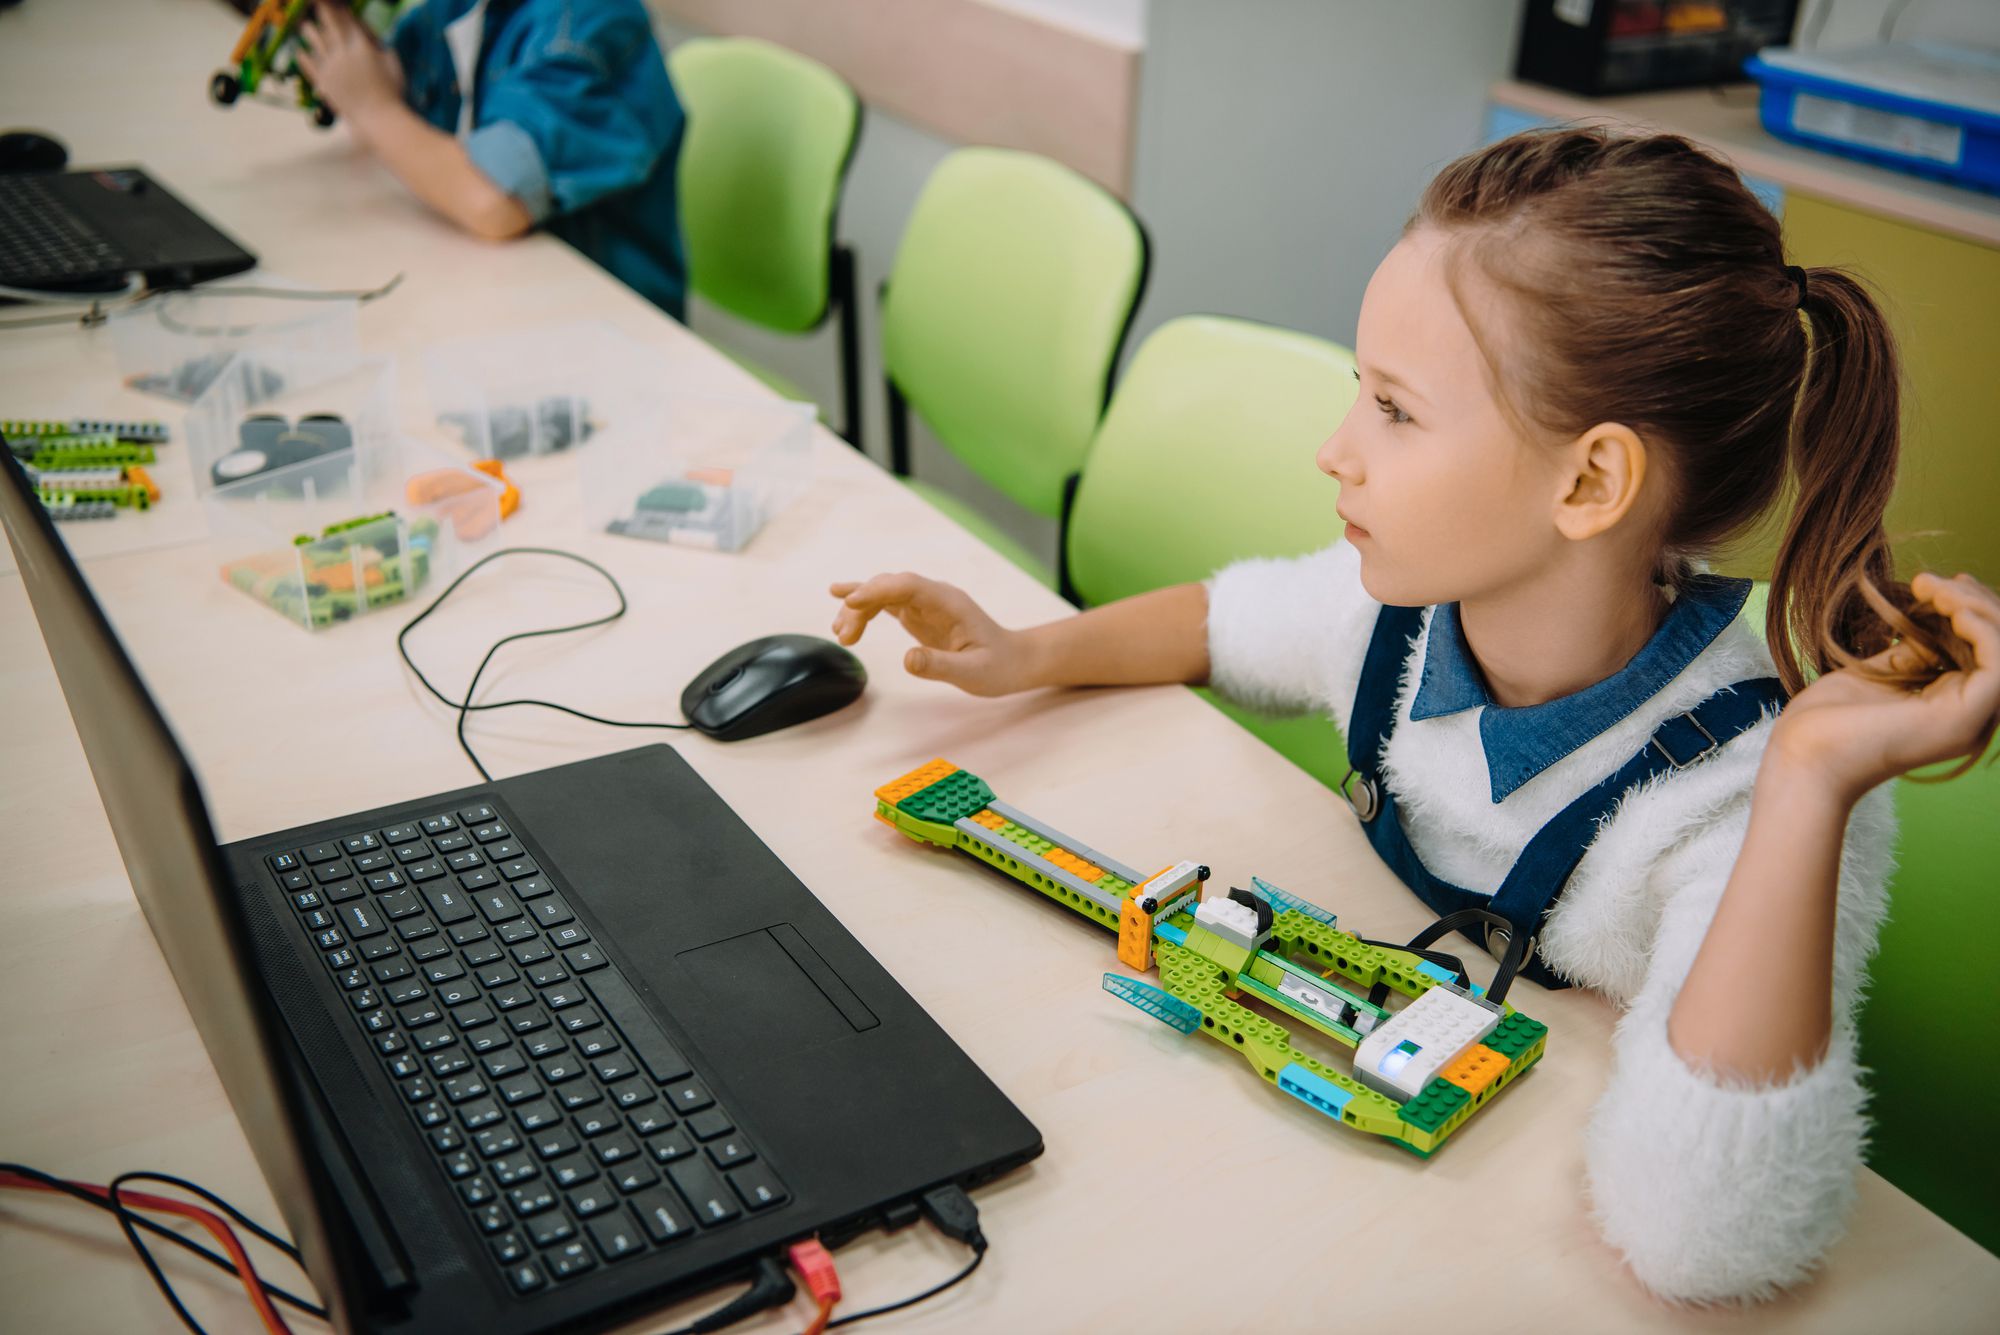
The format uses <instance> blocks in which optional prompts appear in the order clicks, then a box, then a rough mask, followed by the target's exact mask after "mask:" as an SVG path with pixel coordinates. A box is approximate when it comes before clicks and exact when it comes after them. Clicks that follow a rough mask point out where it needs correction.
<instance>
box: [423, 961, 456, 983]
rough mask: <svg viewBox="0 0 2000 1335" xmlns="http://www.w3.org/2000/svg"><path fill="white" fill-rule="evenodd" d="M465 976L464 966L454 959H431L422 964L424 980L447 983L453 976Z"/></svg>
mask: <svg viewBox="0 0 2000 1335" xmlns="http://www.w3.org/2000/svg"><path fill="white" fill-rule="evenodd" d="M463 977H465V966H464V965H463V964H460V963H459V962H458V961H457V960H455V959H441V960H432V961H431V962H430V963H429V964H426V965H425V966H424V981H425V982H429V983H448V982H450V981H451V980H452V979H454V978H463Z"/></svg>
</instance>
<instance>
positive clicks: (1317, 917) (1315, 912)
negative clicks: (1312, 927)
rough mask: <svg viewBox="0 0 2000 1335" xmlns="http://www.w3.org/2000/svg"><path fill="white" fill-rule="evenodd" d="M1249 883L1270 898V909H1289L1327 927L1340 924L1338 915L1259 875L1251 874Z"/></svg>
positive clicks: (1280, 910)
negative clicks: (1280, 887) (1282, 888)
mask: <svg viewBox="0 0 2000 1335" xmlns="http://www.w3.org/2000/svg"><path fill="white" fill-rule="evenodd" d="M1250 885H1251V887H1252V888H1253V889H1255V890H1256V892H1257V893H1258V894H1260V895H1262V896H1263V897H1264V898H1266V899H1268V900H1270V901H1271V907H1272V909H1274V910H1275V911H1277V912H1279V913H1283V912H1284V911H1285V910H1286V909H1290V910H1292V911H1293V912H1294V913H1303V914H1305V915H1306V917H1308V918H1311V919H1312V920H1313V921H1314V922H1318V923H1325V924H1326V925H1327V926H1328V927H1338V926H1339V925H1340V920H1339V916H1338V915H1336V914H1333V913H1329V912H1327V911H1326V910H1325V909H1323V908H1321V907H1320V906H1319V905H1317V904H1309V903H1307V902H1306V901H1305V900H1303V899H1300V898H1299V897H1298V896H1297V895H1295V894H1292V893H1291V892H1290V891H1287V890H1280V889H1279V888H1278V887H1277V886H1275V885H1272V884H1271V883H1270V882H1269V881H1267V880H1265V879H1264V878H1263V877H1261V876H1252V877H1251V878H1250Z"/></svg>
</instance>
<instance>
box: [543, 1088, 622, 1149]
mask: <svg viewBox="0 0 2000 1335" xmlns="http://www.w3.org/2000/svg"><path fill="white" fill-rule="evenodd" d="M556 1101H557V1102H558V1103H560V1104H562V1106H563V1110H564V1111H565V1112H575V1111H576V1110H577V1109H578V1108H588V1107H590V1106H591V1105H592V1104H593V1103H602V1102H603V1101H604V1095H602V1094H600V1093H598V1092H597V1086H596V1085H593V1084H589V1083H587V1082H584V1081H574V1082H572V1083H570V1084H567V1085H564V1086H563V1087H562V1088H561V1089H559V1090H557V1091H556ZM616 1125H617V1123H616V1122H614V1121H612V1120H611V1118H610V1117H609V1116H608V1115H606V1116H605V1117H603V1118H601V1119H600V1118H598V1117H597V1116H595V1115H593V1116H592V1117H590V1118H588V1119H585V1118H578V1119H577V1126H578V1127H580V1128H581V1127H586V1126H587V1127H588V1129H587V1130H585V1131H584V1134H585V1135H586V1136H594V1135H596V1134H597V1133H598V1132H599V1131H609V1130H610V1129H611V1128H612V1127H614V1126H616Z"/></svg>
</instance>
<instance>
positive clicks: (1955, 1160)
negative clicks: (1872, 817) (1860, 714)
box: [1743, 581, 2000, 1252]
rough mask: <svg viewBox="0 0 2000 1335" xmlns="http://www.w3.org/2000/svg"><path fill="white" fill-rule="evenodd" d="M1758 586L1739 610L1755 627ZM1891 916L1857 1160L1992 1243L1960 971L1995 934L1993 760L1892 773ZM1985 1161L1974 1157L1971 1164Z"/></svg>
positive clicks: (1991, 1206) (1979, 974)
mask: <svg viewBox="0 0 2000 1335" xmlns="http://www.w3.org/2000/svg"><path fill="white" fill-rule="evenodd" d="M1769 596H1770V585H1769V584H1767V583H1765V582H1763V581H1759V582H1758V583H1757V585H1756V586H1755V587H1754V589H1753V590H1752V593H1751V597H1750V601H1749V603H1748V604H1747V605H1746V606H1745V607H1744V609H1743V615H1744V616H1745V617H1747V618H1749V619H1750V624H1751V626H1752V627H1753V628H1754V629H1756V630H1757V631H1758V632H1759V633H1762V631H1763V626H1764V604H1765V602H1766V601H1767V600H1768V598H1769ZM1895 802H1896V819H1897V822H1898V826H1899V829H1898V832H1897V838H1896V869H1895V872H1894V874H1893V875H1891V877H1890V879H1889V921H1888V922H1887V923H1886V924H1885V925H1884V926H1883V928H1882V939H1881V943H1880V948H1879V950H1878V952H1877V954H1876V956H1875V958H1874V960H1873V962H1872V963H1871V964H1870V965H1869V970H1868V973H1869V983H1868V998H1867V1001H1866V1002H1865V1003H1864V1004H1863V1006H1862V1008H1861V1021H1860V1035H1861V1062H1862V1064H1863V1065H1864V1066H1866V1067H1867V1068H1868V1069H1869V1070H1870V1072H1871V1073H1872V1074H1871V1075H1870V1076H1869V1088H1870V1091H1871V1094H1872V1098H1871V1100H1870V1104H1869V1111H1870V1114H1871V1115H1872V1116H1873V1118H1874V1121H1875V1129H1874V1134H1873V1136H1872V1137H1871V1138H1870V1141H1869V1146H1868V1164H1869V1166H1870V1167H1871V1168H1873V1169H1874V1170H1875V1171H1876V1172H1878V1173H1880V1174H1881V1175H1882V1176H1883V1177H1885V1178H1887V1179H1889V1181H1891V1182H1893V1183H1895V1184H1896V1185H1897V1186H1898V1187H1900V1188H1902V1190H1904V1191H1906V1192H1908V1193H1909V1194H1910V1195H1911V1196H1913V1197H1915V1198H1916V1199H1917V1200H1918V1201H1919V1202H1921V1203H1922V1204H1923V1205H1924V1207H1925V1208H1926V1209H1928V1210H1931V1211H1932V1212H1934V1213H1936V1214H1938V1215H1941V1216H1943V1218H1944V1219H1945V1220H1946V1221H1947V1222H1948V1223H1950V1224H1951V1225H1952V1226H1953V1227H1954V1228H1957V1229H1958V1230H1960V1231H1961V1232H1963V1233H1965V1234H1966V1235H1967V1236H1969V1237H1970V1238H1972V1240H1973V1241H1975V1242H1977V1243H1979V1245H1980V1246H1982V1247H1984V1248H1986V1249H1987V1250H1988V1251H1996V1252H2000V1204H1996V1202H1995V1201H1994V1197H1993V1189H1992V1184H1993V1183H1994V1182H1995V1181H2000V1148H1996V1147H2000V1142H1996V1140H1995V1138H1994V1137H1993V1135H1992V1134H1991V1133H1990V1132H1985V1131H1982V1130H1981V1128H1980V1127H1979V1125H1978V1124H1977V1123H1978V1118H1979V1115H1980V1114H1979V1111H1978V1110H1982V1109H1988V1108H1992V1107H1994V1106H1995V1105H1996V1104H2000V1068H1996V1066H1995V1065H1994V1063H1993V1062H1992V1060H1991V1059H1990V1058H1989V1057H1988V1056H1987V1055H1986V1045H1987V1043H1988V1041H1989V1040H1988V1036H1987V1031H1988V1029H1989V1027H1990V1026H1989V1025H1988V1022H1987V1020H1986V1015H1985V1011H1984V1009H1983V1008H1982V1007H1980V1006H1978V1004H1977V1003H1976V1002H1975V1003H1974V1005H1973V1006H1971V1007H1966V1006H1964V1005H1963V1003H1959V1002H1953V1001H1952V1000H1951V998H1952V997H1954V996H1962V995H1965V993H1964V992H1963V981H1962V980H1966V979H1975V978H1985V977H1987V976H1988V975H1989V974H1990V973H1991V971H1992V969H1991V964H1990V962H1989V957H1990V954H1991V943H1992V942H1993V941H1995V940H2000V896H1996V895H1995V894H1994V891H1995V889H1996V888H2000V873H1996V871H1995V868H2000V764H1984V763H1982V764H1981V765H1979V766H1978V767H1977V768H1975V769H1974V770H1972V771H1971V772H1970V773H1968V774H1961V775H1960V776H1959V777H1958V778H1956V779H1953V780H1952V781H1951V782H1949V783H1912V782H1910V781H1909V780H1908V779H1899V780H1897V781H1896V784H1895ZM1982 1165H1983V1166H1982Z"/></svg>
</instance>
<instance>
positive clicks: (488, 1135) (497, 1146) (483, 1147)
mask: <svg viewBox="0 0 2000 1335" xmlns="http://www.w3.org/2000/svg"><path fill="white" fill-rule="evenodd" d="M472 1144H473V1148H475V1149H477V1150H478V1151H479V1157H480V1158H482V1159H494V1158H498V1157H499V1156H500V1155H503V1154H512V1153H513V1152H514V1151H515V1150H518V1149H520V1148H521V1138H520V1137H519V1136H517V1135H515V1134H514V1128H513V1127H511V1126H508V1125H507V1124H506V1123H505V1122H502V1123H500V1124H499V1125H498V1126H489V1127H486V1128H484V1129H483V1130H479V1131H475V1132H473V1133H472Z"/></svg>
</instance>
